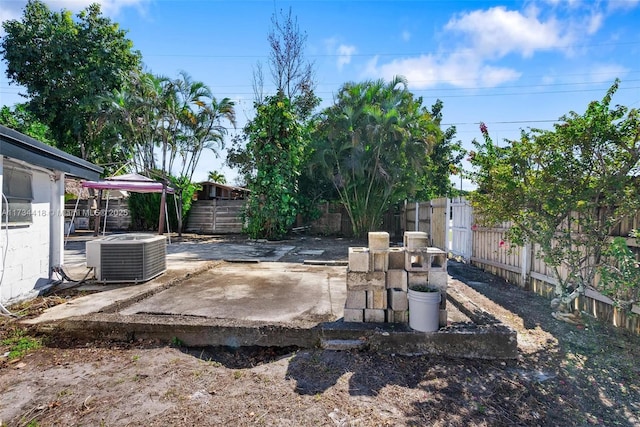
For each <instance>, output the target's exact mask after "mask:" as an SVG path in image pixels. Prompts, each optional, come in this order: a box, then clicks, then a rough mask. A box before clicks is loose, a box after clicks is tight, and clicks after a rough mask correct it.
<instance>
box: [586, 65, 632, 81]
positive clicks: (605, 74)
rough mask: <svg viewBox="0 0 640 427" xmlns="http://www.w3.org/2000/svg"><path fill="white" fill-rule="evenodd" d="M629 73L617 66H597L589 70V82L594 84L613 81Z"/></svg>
mask: <svg viewBox="0 0 640 427" xmlns="http://www.w3.org/2000/svg"><path fill="white" fill-rule="evenodd" d="M628 73H629V69H627V68H626V67H623V66H621V65H617V64H599V65H595V66H592V67H591V68H590V69H589V80H590V81H591V82H594V83H599V82H606V81H611V83H613V81H614V80H615V79H616V78H618V77H619V78H622V77H623V76H625V75H627V74H628Z"/></svg>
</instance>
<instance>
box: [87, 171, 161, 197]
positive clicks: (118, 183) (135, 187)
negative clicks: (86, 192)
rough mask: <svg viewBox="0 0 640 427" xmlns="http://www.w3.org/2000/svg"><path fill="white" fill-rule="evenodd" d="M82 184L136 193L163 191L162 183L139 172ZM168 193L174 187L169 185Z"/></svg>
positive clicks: (89, 186)
mask: <svg viewBox="0 0 640 427" xmlns="http://www.w3.org/2000/svg"><path fill="white" fill-rule="evenodd" d="M82 186H83V187H85V188H93V189H96V190H125V191H133V192H136V193H161V192H162V183H161V182H158V181H155V180H153V179H151V178H147V177H146V176H142V175H140V174H137V173H129V174H126V175H118V176H110V177H109V178H105V179H103V180H100V181H84V182H83V183H82ZM166 191H167V193H173V188H171V187H169V186H167V187H166Z"/></svg>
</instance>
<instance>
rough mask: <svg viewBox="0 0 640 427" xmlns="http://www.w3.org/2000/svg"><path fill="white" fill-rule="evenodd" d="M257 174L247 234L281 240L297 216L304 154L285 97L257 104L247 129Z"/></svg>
mask: <svg viewBox="0 0 640 427" xmlns="http://www.w3.org/2000/svg"><path fill="white" fill-rule="evenodd" d="M244 132H245V135H247V138H248V141H247V149H246V151H247V152H248V153H249V154H250V156H251V157H252V158H253V159H255V163H254V164H255V168H256V169H255V174H254V175H253V176H251V177H250V179H249V181H248V184H247V186H248V188H249V190H251V192H250V193H249V197H248V200H247V205H246V209H245V217H246V226H245V231H246V232H247V234H248V235H249V236H251V237H253V238H267V239H280V238H282V237H283V236H284V235H285V234H286V233H287V231H288V230H289V228H290V227H291V225H292V224H293V222H294V220H295V217H296V213H297V210H296V209H297V198H296V195H297V185H298V176H299V170H300V160H301V155H302V148H303V147H302V143H303V141H302V138H301V130H300V125H299V124H298V121H297V120H296V115H295V112H294V109H293V107H292V106H291V104H290V103H289V99H288V98H287V97H285V96H284V94H282V93H279V95H278V96H273V97H267V98H266V100H265V102H264V103H262V104H259V105H257V114H256V117H255V118H254V119H253V120H252V121H251V122H249V123H248V124H247V125H246V126H245V129H244Z"/></svg>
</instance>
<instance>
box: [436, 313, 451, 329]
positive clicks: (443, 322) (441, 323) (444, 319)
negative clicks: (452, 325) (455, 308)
mask: <svg viewBox="0 0 640 427" xmlns="http://www.w3.org/2000/svg"><path fill="white" fill-rule="evenodd" d="M448 315H449V314H448V313H447V310H440V319H439V322H438V325H439V326H440V327H443V326H447V324H448V320H447V316H448Z"/></svg>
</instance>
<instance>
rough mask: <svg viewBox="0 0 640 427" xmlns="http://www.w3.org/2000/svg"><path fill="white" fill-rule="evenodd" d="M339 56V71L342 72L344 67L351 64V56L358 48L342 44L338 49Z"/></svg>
mask: <svg viewBox="0 0 640 427" xmlns="http://www.w3.org/2000/svg"><path fill="white" fill-rule="evenodd" d="M336 53H337V54H338V62H337V66H338V70H342V67H344V66H345V65H347V64H349V63H350V62H351V56H352V55H353V54H354V53H356V47H355V46H352V45H346V44H341V45H340V46H338V48H337V49H336Z"/></svg>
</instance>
